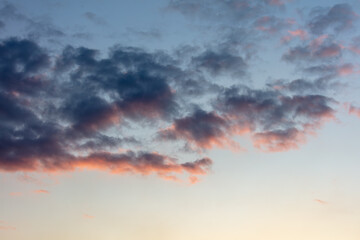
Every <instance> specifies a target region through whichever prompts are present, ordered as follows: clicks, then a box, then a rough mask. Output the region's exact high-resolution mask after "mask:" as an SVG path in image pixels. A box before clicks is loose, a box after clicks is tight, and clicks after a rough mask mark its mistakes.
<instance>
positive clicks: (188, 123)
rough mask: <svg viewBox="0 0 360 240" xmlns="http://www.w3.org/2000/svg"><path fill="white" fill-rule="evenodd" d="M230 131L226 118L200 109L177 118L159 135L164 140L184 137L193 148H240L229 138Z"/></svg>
mask: <svg viewBox="0 0 360 240" xmlns="http://www.w3.org/2000/svg"><path fill="white" fill-rule="evenodd" d="M229 131H230V126H229V125H228V123H227V120H226V119H224V118H222V117H221V116H219V115H217V114H216V113H214V112H205V111H203V110H201V109H198V110H196V111H195V112H193V113H192V114H191V115H190V116H187V117H184V118H180V119H176V120H175V121H174V124H173V125H172V126H171V127H169V128H167V129H164V130H162V131H160V133H159V136H160V138H161V139H163V140H176V139H183V140H185V141H186V142H187V143H188V144H190V146H191V147H193V148H194V147H196V148H200V149H211V148H213V147H220V148H228V147H231V146H232V147H233V148H234V149H235V148H239V146H237V144H236V143H235V142H234V141H232V140H231V139H230V138H229V134H228V132H229Z"/></svg>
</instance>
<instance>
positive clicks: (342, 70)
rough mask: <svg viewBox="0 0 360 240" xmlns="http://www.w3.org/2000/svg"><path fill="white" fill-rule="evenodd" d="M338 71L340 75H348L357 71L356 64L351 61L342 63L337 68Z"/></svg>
mask: <svg viewBox="0 0 360 240" xmlns="http://www.w3.org/2000/svg"><path fill="white" fill-rule="evenodd" d="M337 73H338V75H340V76H347V75H351V74H353V73H355V70H354V66H353V65H352V64H351V63H348V64H344V65H341V66H339V67H338V68H337Z"/></svg>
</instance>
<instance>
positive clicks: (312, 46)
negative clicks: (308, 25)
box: [310, 34, 329, 50]
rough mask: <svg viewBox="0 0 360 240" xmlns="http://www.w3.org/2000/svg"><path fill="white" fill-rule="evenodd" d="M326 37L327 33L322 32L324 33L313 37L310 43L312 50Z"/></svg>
mask: <svg viewBox="0 0 360 240" xmlns="http://www.w3.org/2000/svg"><path fill="white" fill-rule="evenodd" d="M328 37H329V36H328V35H327V34H324V35H321V36H319V37H317V38H315V39H314V40H312V41H311V43H310V47H311V49H313V50H314V49H317V48H319V47H320V46H321V45H322V44H323V43H324V41H325V40H326V39H327V38H328Z"/></svg>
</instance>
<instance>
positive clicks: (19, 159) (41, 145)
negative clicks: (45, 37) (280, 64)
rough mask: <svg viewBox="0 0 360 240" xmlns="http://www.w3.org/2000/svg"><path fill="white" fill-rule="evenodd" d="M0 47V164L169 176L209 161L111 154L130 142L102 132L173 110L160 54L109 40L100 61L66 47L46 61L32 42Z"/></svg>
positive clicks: (169, 71)
mask: <svg viewBox="0 0 360 240" xmlns="http://www.w3.org/2000/svg"><path fill="white" fill-rule="evenodd" d="M0 52H1V53H2V55H3V56H4V58H2V60H0V61H1V62H0V63H1V64H0V76H1V82H0V100H1V101H0V114H1V118H0V130H1V132H2V134H1V136H0V169H1V170H3V171H12V172H14V171H24V172H34V171H36V172H56V171H74V170H77V169H96V170H102V171H108V172H110V173H119V174H124V173H136V174H142V175H149V174H156V175H158V176H159V177H161V178H164V179H172V180H176V179H177V178H176V176H175V175H174V174H181V173H188V174H189V175H191V176H192V175H199V174H204V173H206V172H208V169H209V168H210V166H211V161H210V160H206V161H205V160H199V161H194V162H187V163H179V162H178V161H177V160H176V159H175V158H171V157H168V156H166V155H161V154H158V153H154V152H149V151H139V152H137V153H136V152H133V151H128V152H126V153H121V154H119V153H117V152H116V151H114V150H115V149H116V147H118V146H119V145H123V144H132V143H137V140H136V139H134V138H133V137H132V136H130V137H129V136H125V137H117V136H114V135H113V134H109V132H107V130H108V129H109V128H115V127H116V128H120V127H121V126H122V123H123V122H124V121H133V122H134V123H137V122H140V123H141V122H142V123H144V122H147V121H160V120H166V119H170V118H171V117H172V116H174V115H175V114H176V112H177V108H178V106H177V103H176V101H175V92H174V91H173V90H172V88H171V87H170V85H169V84H170V83H171V82H174V81H175V80H174V77H176V76H178V74H179V73H182V72H181V70H179V69H178V68H176V67H175V66H173V65H171V64H170V63H171V61H168V60H169V59H171V58H170V57H168V56H167V55H166V54H163V53H154V54H152V53H147V52H145V51H143V50H141V49H136V48H125V47H119V46H117V47H114V48H113V49H112V51H111V52H110V55H109V56H108V57H105V58H102V59H100V58H98V51H96V50H92V49H88V48H81V47H80V48H73V47H70V46H69V47H67V48H65V49H64V51H63V52H62V53H61V54H60V55H59V56H58V57H57V58H56V61H51V60H50V57H49V55H48V54H47V53H46V50H45V49H42V48H41V47H39V46H38V45H37V44H36V43H34V42H33V41H30V40H20V39H15V38H11V39H7V40H5V41H3V42H2V43H1V44H0ZM51 62H55V63H54V65H52V64H51ZM51 71H52V72H51ZM45 72H51V74H45ZM39 192H40V191H39ZM42 193H44V192H42Z"/></svg>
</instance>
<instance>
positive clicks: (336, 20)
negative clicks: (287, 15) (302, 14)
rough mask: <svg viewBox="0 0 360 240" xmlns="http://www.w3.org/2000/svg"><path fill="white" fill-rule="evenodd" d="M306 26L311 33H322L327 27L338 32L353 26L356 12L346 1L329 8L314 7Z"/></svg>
mask: <svg viewBox="0 0 360 240" xmlns="http://www.w3.org/2000/svg"><path fill="white" fill-rule="evenodd" d="M309 17H310V21H309V22H308V26H309V28H310V31H311V33H313V34H323V33H324V32H326V31H327V30H329V29H332V30H333V31H335V32H340V31H343V30H346V29H349V28H350V27H352V26H353V22H354V21H355V20H356V19H357V16H356V13H355V12H354V10H353V9H352V7H351V6H350V5H349V4H347V3H341V4H336V5H334V6H332V7H331V8H320V7H318V8H314V9H313V10H312V12H311V13H310V16H309Z"/></svg>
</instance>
